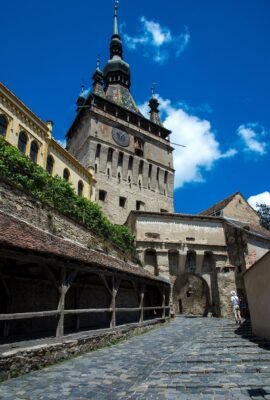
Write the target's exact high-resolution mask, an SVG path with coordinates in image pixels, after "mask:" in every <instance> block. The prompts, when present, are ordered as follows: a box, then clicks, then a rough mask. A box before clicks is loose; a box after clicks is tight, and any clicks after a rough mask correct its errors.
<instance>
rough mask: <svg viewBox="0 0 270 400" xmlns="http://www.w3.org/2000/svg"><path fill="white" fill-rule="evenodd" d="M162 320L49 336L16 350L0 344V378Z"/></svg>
mask: <svg viewBox="0 0 270 400" xmlns="http://www.w3.org/2000/svg"><path fill="white" fill-rule="evenodd" d="M164 321H165V320H164V319H160V320H156V321H149V322H145V323H144V324H143V325H142V326H138V324H132V325H129V326H121V327H120V328H117V329H107V330H100V331H98V332H97V331H95V332H83V333H80V334H76V335H68V336H65V337H64V338H63V339H62V340H59V339H58V340H56V339H51V340H47V341H46V342H44V341H43V342H42V341H36V342H35V341H32V342H30V343H22V344H20V345H19V344H18V346H20V347H19V348H16V349H8V347H7V345H6V346H5V347H4V346H0V381H2V380H6V379H9V378H13V377H16V376H18V375H22V374H26V373H28V372H30V371H33V370H37V369H41V368H44V367H46V366H48V365H51V364H54V363H56V362H59V361H63V360H65V359H69V358H71V357H75V356H78V355H79V354H83V353H85V352H89V351H93V350H96V349H98V348H101V347H104V346H109V345H112V344H115V343H116V342H117V341H119V340H126V339H128V338H129V337H131V336H133V335H138V334H141V333H144V332H146V331H148V330H149V329H152V328H153V327H154V326H159V324H160V323H161V322H164Z"/></svg>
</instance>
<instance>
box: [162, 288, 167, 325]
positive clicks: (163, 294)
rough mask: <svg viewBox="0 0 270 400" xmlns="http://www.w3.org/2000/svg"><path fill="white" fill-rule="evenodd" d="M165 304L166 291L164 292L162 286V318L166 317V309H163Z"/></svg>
mask: <svg viewBox="0 0 270 400" xmlns="http://www.w3.org/2000/svg"><path fill="white" fill-rule="evenodd" d="M165 306H166V293H165V288H164V287H163V290H162V307H163V308H162V318H165V317H166V309H165Z"/></svg>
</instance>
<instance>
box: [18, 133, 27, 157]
mask: <svg viewBox="0 0 270 400" xmlns="http://www.w3.org/2000/svg"><path fill="white" fill-rule="evenodd" d="M27 140H28V139H27V136H26V134H25V133H24V132H20V133H19V140H18V149H19V150H20V151H21V152H22V153H23V154H25V152H26V145H27Z"/></svg>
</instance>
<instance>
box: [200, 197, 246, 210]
mask: <svg viewBox="0 0 270 400" xmlns="http://www.w3.org/2000/svg"><path fill="white" fill-rule="evenodd" d="M237 194H240V195H241V196H242V194H241V193H240V192H236V193H234V194H232V195H230V196H229V197H226V199H223V200H221V201H219V202H218V203H216V204H214V205H213V206H211V207H209V208H207V209H206V210H204V211H201V212H200V213H199V215H211V214H213V213H215V212H216V211H219V210H223V209H224V208H225V207H226V206H227V204H229V203H230V201H231V200H232V199H233V198H234V197H235V196H236V195H237Z"/></svg>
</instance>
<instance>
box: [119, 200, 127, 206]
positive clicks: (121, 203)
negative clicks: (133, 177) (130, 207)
mask: <svg viewBox="0 0 270 400" xmlns="http://www.w3.org/2000/svg"><path fill="white" fill-rule="evenodd" d="M126 201H127V199H126V198H125V197H119V207H122V208H125V206H126Z"/></svg>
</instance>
